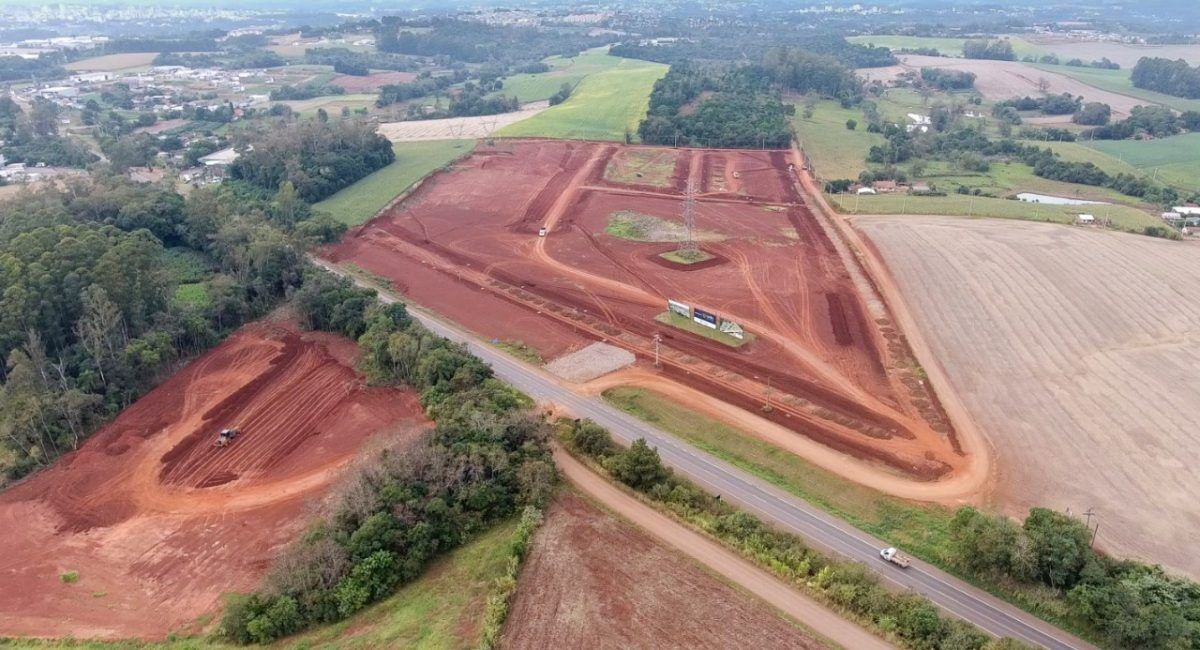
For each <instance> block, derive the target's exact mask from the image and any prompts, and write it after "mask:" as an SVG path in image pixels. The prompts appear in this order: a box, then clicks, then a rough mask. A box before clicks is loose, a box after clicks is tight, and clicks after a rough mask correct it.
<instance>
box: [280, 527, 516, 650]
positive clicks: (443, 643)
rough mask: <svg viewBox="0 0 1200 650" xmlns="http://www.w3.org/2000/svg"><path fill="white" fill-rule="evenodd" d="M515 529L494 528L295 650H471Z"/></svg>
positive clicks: (309, 637) (306, 639) (307, 638)
mask: <svg viewBox="0 0 1200 650" xmlns="http://www.w3.org/2000/svg"><path fill="white" fill-rule="evenodd" d="M515 528H516V520H515V519H514V520H511V521H508V522H506V523H504V524H502V525H499V526H495V527H493V528H492V529H491V530H489V531H488V532H486V533H484V534H483V535H481V536H480V537H479V538H477V539H475V540H474V541H472V542H469V543H468V544H466V545H464V546H462V547H461V548H458V549H456V550H455V551H453V552H451V553H450V554H449V555H448V556H447V557H446V558H444V559H443V560H441V561H439V562H437V563H435V564H434V565H433V566H431V567H429V569H428V570H427V571H426V572H425V574H424V575H423V576H422V577H421V578H420V579H419V580H417V581H415V582H413V583H411V584H409V585H406V586H405V587H403V588H402V589H400V590H399V591H397V592H396V594H395V595H393V596H391V597H390V598H388V599H387V600H384V601H383V602H380V603H379V604H377V605H373V606H371V607H369V608H367V609H366V610H364V611H363V612H362V613H361V614H358V615H357V616H354V617H353V618H350V619H347V620H345V621H342V622H341V623H337V624H335V625H329V626H326V627H322V628H320V629H318V630H316V631H314V632H312V633H310V634H304V635H301V636H299V637H297V638H296V639H295V640H296V643H295V644H294V647H316V646H323V645H326V644H334V645H336V646H337V647H338V648H469V647H474V646H475V644H476V640H477V637H478V635H479V632H480V629H481V628H480V625H481V623H482V616H483V612H484V609H485V606H486V601H487V596H488V594H489V592H490V590H491V588H492V584H493V583H494V582H495V580H496V579H497V578H500V577H501V576H503V575H504V574H505V571H506V568H507V565H508V557H509V553H508V547H509V544H510V538H511V537H512V534H513V530H514V529H515Z"/></svg>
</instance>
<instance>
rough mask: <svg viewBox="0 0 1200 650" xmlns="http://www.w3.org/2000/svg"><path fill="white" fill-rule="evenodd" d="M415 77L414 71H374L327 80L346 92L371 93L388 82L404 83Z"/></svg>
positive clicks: (343, 75) (342, 75) (341, 75)
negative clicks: (367, 73)
mask: <svg viewBox="0 0 1200 650" xmlns="http://www.w3.org/2000/svg"><path fill="white" fill-rule="evenodd" d="M416 78H417V73H415V72H375V73H372V74H369V75H365V76H364V75H352V74H340V75H338V76H336V77H334V78H333V79H330V80H329V84H330V85H332V86H341V87H342V88H345V89H346V92H348V93H373V92H375V91H377V90H379V88H380V87H382V86H387V85H389V84H406V83H409V82H411V81H413V80H414V79H416Z"/></svg>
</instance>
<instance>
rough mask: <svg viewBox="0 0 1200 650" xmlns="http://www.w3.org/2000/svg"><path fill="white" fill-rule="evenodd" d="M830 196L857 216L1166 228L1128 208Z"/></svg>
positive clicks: (961, 198) (1134, 229)
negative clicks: (1082, 221)
mask: <svg viewBox="0 0 1200 650" xmlns="http://www.w3.org/2000/svg"><path fill="white" fill-rule="evenodd" d="M827 196H828V198H829V200H830V202H831V203H833V205H834V206H836V207H837V208H838V210H840V211H842V212H849V213H854V214H929V215H944V216H954V217H994V218H997V219H1023V220H1025V221H1052V222H1056V223H1075V219H1076V217H1077V216H1078V215H1079V213H1081V212H1087V213H1090V214H1093V215H1095V216H1096V217H1097V218H1098V219H1110V220H1111V221H1112V224H1113V227H1115V228H1119V229H1121V230H1127V231H1130V232H1142V230H1143V229H1144V228H1145V227H1146V226H1156V225H1157V226H1161V225H1162V221H1160V220H1159V219H1157V218H1155V217H1153V216H1151V215H1150V214H1148V213H1146V212H1143V211H1142V210H1139V209H1138V208H1134V207H1131V206H1127V205H1047V204H1044V203H1025V202H1023V201H1017V200H1015V199H997V198H992V197H987V196H966V195H962V194H951V195H949V196H908V195H905V194H877V195H875V196H856V195H850V194H830V195H827Z"/></svg>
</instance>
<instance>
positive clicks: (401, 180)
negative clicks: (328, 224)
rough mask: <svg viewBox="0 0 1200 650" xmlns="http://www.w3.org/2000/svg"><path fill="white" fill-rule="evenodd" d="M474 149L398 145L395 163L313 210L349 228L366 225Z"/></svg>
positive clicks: (450, 143)
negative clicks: (377, 214) (383, 210)
mask: <svg viewBox="0 0 1200 650" xmlns="http://www.w3.org/2000/svg"><path fill="white" fill-rule="evenodd" d="M474 148H475V141H474V140H432V141H428V142H397V143H395V144H393V145H392V150H393V151H395V152H396V161H395V162H393V163H392V164H390V165H388V166H386V167H384V168H383V169H379V170H377V171H375V172H374V173H372V174H371V175H369V176H367V177H365V178H363V179H361V180H359V181H358V182H357V183H355V184H353V185H351V186H349V187H347V188H345V189H343V190H341V191H340V192H338V193H337V194H334V195H333V196H331V197H329V198H327V199H325V200H324V201H321V202H320V203H317V204H315V205H314V206H313V207H314V208H315V209H317V210H320V211H322V212H328V213H329V214H331V215H333V218H334V219H337V220H338V221H340V222H342V223H344V224H346V225H348V226H357V225H359V224H362V223H366V222H367V221H368V220H369V219H370V218H371V217H374V216H375V214H376V213H378V212H379V211H380V210H382V209H383V208H384V207H385V206H386V205H387V204H388V203H389V202H391V200H392V199H394V198H396V197H397V196H399V195H400V194H402V193H403V192H405V191H406V190H408V189H409V188H410V187H412V185H413V184H414V183H416V182H417V181H419V180H421V179H422V178H425V177H426V176H428V175H429V174H431V173H433V172H434V171H437V170H438V169H441V168H443V167H445V166H446V165H448V164H450V163H451V162H452V161H454V160H456V159H458V158H461V157H463V156H465V155H467V154H469V153H471V151H472V150H473V149H474Z"/></svg>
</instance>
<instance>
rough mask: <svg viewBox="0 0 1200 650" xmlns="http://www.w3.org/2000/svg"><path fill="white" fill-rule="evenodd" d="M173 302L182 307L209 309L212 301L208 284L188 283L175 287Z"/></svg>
mask: <svg viewBox="0 0 1200 650" xmlns="http://www.w3.org/2000/svg"><path fill="white" fill-rule="evenodd" d="M172 301H173V302H174V303H175V304H176V305H179V306H181V307H197V308H200V307H207V306H208V304H209V301H210V298H209V296H208V283H206V282H187V283H184V284H181V285H179V286H177V287H175V296H174V297H173V298H172Z"/></svg>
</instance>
